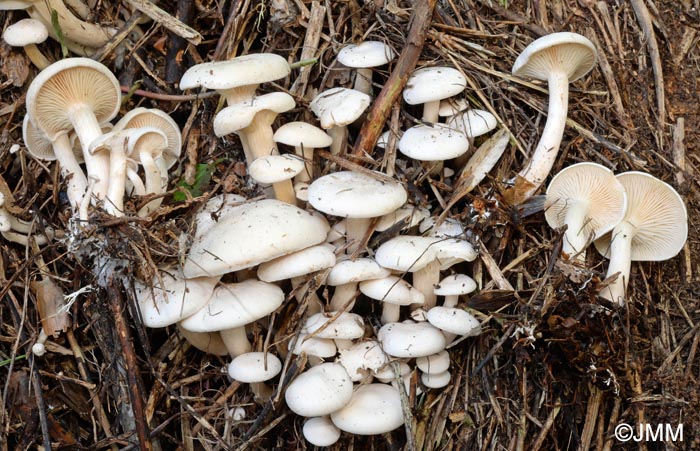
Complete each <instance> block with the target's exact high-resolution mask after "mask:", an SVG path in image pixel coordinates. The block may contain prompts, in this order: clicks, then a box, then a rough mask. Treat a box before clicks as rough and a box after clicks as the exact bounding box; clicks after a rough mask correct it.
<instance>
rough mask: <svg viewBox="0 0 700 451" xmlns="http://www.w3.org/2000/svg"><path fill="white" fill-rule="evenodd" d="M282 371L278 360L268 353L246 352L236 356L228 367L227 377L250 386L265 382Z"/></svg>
mask: <svg viewBox="0 0 700 451" xmlns="http://www.w3.org/2000/svg"><path fill="white" fill-rule="evenodd" d="M280 371H282V362H281V361H280V359H279V358H278V357H277V356H276V355H274V354H270V353H269V352H247V353H245V354H241V355H239V356H237V357H236V358H235V359H233V360H232V361H231V363H229V365H228V375H229V376H231V378H232V379H233V380H236V381H238V382H243V383H246V384H252V383H255V382H265V381H267V380H270V379H272V378H273V377H275V376H277V375H278V374H279V373H280Z"/></svg>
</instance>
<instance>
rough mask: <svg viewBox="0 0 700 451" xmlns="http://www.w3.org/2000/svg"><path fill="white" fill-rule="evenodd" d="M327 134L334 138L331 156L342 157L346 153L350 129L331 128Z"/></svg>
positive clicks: (343, 127) (337, 126) (342, 126)
mask: <svg viewBox="0 0 700 451" xmlns="http://www.w3.org/2000/svg"><path fill="white" fill-rule="evenodd" d="M326 133H328V135H329V136H330V137H331V138H333V143H332V144H331V147H330V149H331V154H332V155H342V154H343V153H345V146H346V145H347V141H348V128H347V127H346V126H345V125H336V126H333V127H331V128H329V129H328V130H327V131H326Z"/></svg>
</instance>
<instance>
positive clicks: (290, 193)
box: [239, 111, 297, 205]
mask: <svg viewBox="0 0 700 451" xmlns="http://www.w3.org/2000/svg"><path fill="white" fill-rule="evenodd" d="M276 116H277V113H275V112H272V111H261V112H259V113H258V114H257V115H256V116H255V118H254V119H253V121H252V122H251V123H250V125H249V126H248V127H246V128H244V129H242V130H240V131H239V134H240V136H241V142H242V143H243V146H244V148H245V147H246V146H247V147H248V151H249V153H246V158H248V156H249V154H250V156H251V157H252V159H249V160H248V165H250V164H251V163H252V162H253V161H254V160H256V159H258V158H260V157H264V156H267V155H279V151H278V150H277V143H276V142H275V139H274V133H273V131H272V122H273V121H274V120H275V117H276ZM272 189H273V190H274V191H275V197H276V198H277V200H281V201H282V202H286V203H288V204H292V205H296V202H297V198H296V195H295V194H294V186H293V185H292V181H291V180H284V181H281V182H277V183H273V184H272Z"/></svg>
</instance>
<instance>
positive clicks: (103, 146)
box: [89, 127, 168, 159]
mask: <svg viewBox="0 0 700 451" xmlns="http://www.w3.org/2000/svg"><path fill="white" fill-rule="evenodd" d="M123 146H126V147H123ZM120 147H123V149H122V151H123V152H124V153H125V154H126V155H129V157H130V158H132V159H133V158H134V157H136V158H138V155H139V152H140V151H141V150H142V149H145V150H147V151H148V152H150V153H152V154H155V155H161V154H162V152H163V149H165V148H167V147H168V138H167V136H165V133H163V132H162V131H160V130H159V129H157V128H155V127H141V128H128V129H124V130H112V131H109V132H107V133H104V134H103V135H101V136H99V137H97V138H96V139H95V140H93V141H92V142H91V143H90V146H89V152H90V154H95V153H96V152H100V151H106V152H111V151H112V150H113V149H117V148H120Z"/></svg>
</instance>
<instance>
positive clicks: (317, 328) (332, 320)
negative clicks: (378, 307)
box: [304, 312, 365, 340]
mask: <svg viewBox="0 0 700 451" xmlns="http://www.w3.org/2000/svg"><path fill="white" fill-rule="evenodd" d="M304 330H305V331H306V332H308V333H309V334H313V336H314V337H318V338H332V339H336V340H354V339H356V338H360V337H362V336H363V335H364V333H365V322H364V320H363V319H362V317H361V316H360V315H357V314H355V313H348V312H341V313H338V312H330V313H323V312H320V313H316V314H314V315H311V316H310V317H309V318H308V319H307V320H306V322H305V323H304Z"/></svg>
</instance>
